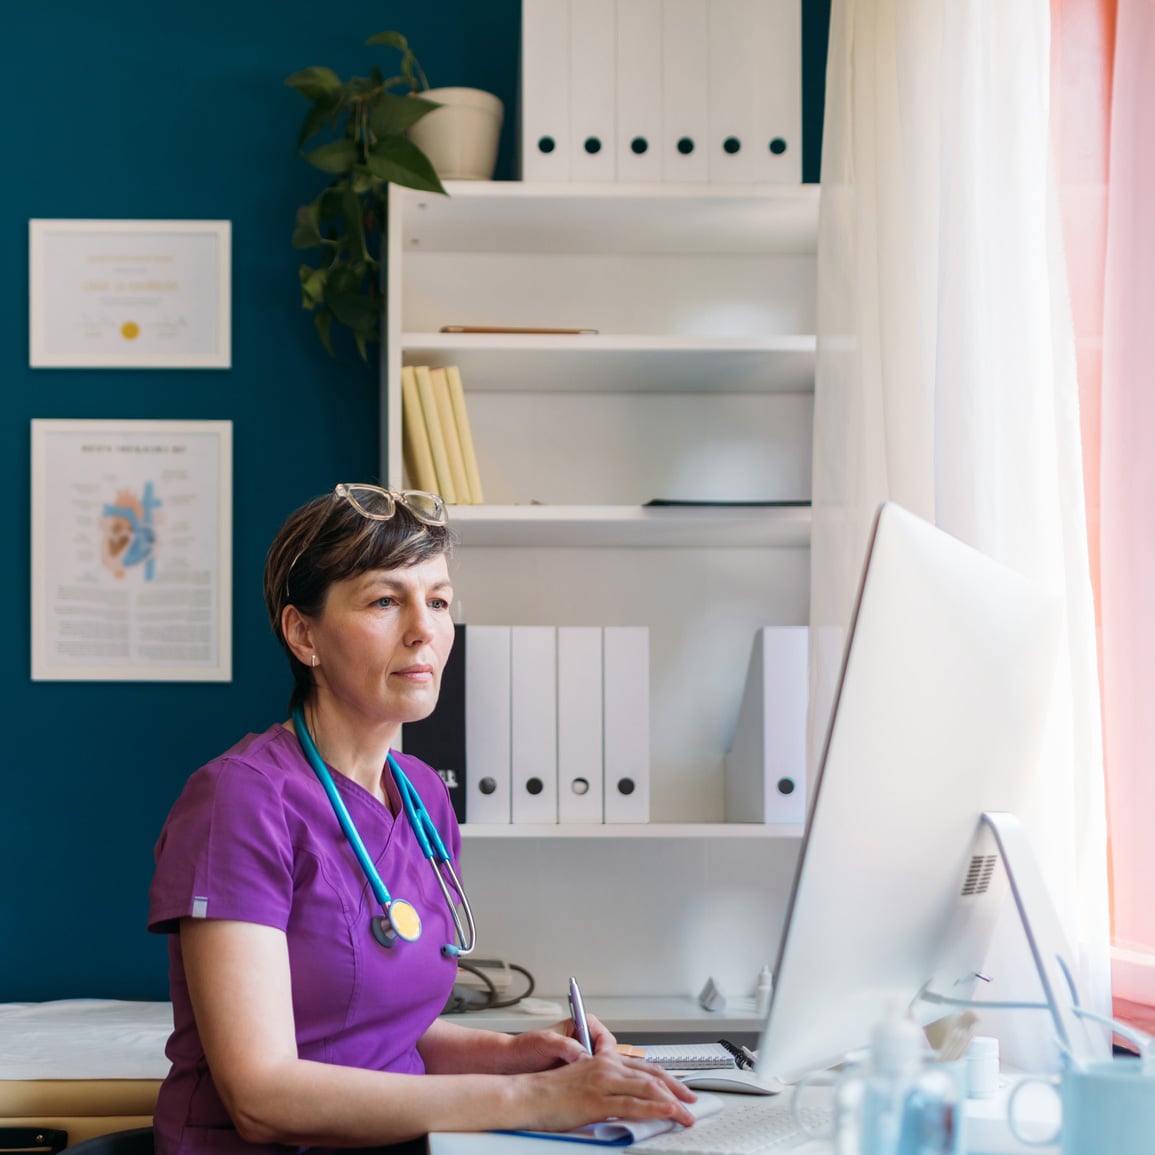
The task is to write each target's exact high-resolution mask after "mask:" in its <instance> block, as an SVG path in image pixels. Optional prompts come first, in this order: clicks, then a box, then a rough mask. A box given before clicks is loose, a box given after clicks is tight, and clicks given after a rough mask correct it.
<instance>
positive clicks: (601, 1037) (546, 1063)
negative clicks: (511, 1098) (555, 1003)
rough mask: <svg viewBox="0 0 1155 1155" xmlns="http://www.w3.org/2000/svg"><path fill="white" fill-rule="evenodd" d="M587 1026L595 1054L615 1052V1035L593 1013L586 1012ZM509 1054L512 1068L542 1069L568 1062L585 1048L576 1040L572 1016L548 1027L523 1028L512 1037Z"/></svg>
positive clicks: (583, 1053) (572, 1060)
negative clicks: (534, 1029)
mask: <svg viewBox="0 0 1155 1155" xmlns="http://www.w3.org/2000/svg"><path fill="white" fill-rule="evenodd" d="M586 1022H587V1023H588V1025H589V1029H590V1044H591V1045H592V1046H593V1049H594V1054H595V1055H602V1054H611V1055H616V1054H617V1051H616V1050H615V1047H616V1044H617V1039H615V1038H614V1036H613V1035H612V1034H611V1033H610V1032H609V1030H607V1028H606V1027H605V1025H604V1024H603V1023H602V1022H601V1020H600V1019H598V1018H597V1016H596V1015H587V1016H586ZM512 1054H513V1059H514V1063H515V1066H514V1068H513V1070H514V1071H518V1072H526V1071H545V1070H548V1069H549V1068H550V1067H556V1066H558V1065H559V1064H560V1063H572V1062H574V1061H575V1060H577V1059H581V1058H584V1057H585V1055H586V1049H585V1047H583V1046H582V1044H581V1043H579V1042H578V1040H577V1037H576V1035H575V1032H574V1021H573V1019H563V1020H562V1021H561V1022H560V1023H554V1025H553V1026H552V1027H545V1028H543V1029H541V1030H537V1031H526V1032H525V1033H524V1034H522V1035H517V1036H516V1037H515V1038H514V1040H513V1045H512Z"/></svg>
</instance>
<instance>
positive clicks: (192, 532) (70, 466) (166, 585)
mask: <svg viewBox="0 0 1155 1155" xmlns="http://www.w3.org/2000/svg"><path fill="white" fill-rule="evenodd" d="M31 438H32V453H31V460H32V485H31V493H32V534H31V546H32V549H31V579H32V580H31V586H32V590H31V610H32V627H31V665H32V680H33V681H69V682H85V681H107V682H228V681H231V680H232V571H233V558H232V548H233V547H232V499H233V494H232V490H233V463H232V422H231V421H73V420H59V419H48V418H33V419H32V426H31Z"/></svg>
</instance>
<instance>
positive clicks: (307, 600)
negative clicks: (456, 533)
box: [264, 492, 453, 712]
mask: <svg viewBox="0 0 1155 1155" xmlns="http://www.w3.org/2000/svg"><path fill="white" fill-rule="evenodd" d="M452 552H453V535H452V534H451V533H450V531H449V529H448V528H447V527H446V526H444V525H427V524H425V523H424V522H421V521H418V520H417V518H415V517H414V516H413V515H412V514H411V513H410V512H409V510H407V509H406V508H405V506H404V505H402V504H401V503H400V502H398V503H397V508H396V512H395V513H394V515H393V516H392V517H391V518H389V519H388V520H387V521H379V520H376V519H374V518H369V517H366V516H365V515H364V514H362V513H360V512H359V511H358V510H357V509H356V508H355V507H354V506H353V505H352V504H351V503H350V502H349V501H347V500H346V499H345V498H344V497H341V496H338V494H337V493H335V492H334V493H327V494H325V495H324V496H322V497H316V498H314V499H313V500H312V501H310V502H308V503H307V504H305V505H302V506H301V508H300V509H297V510H295V511H294V512H293V513H291V514H289V516H288V518H286V519H285V523H284V524H283V525H282V526H281V528H280V529H279V530H278V531H277V535H276V537H274V538H273V543H272V545H270V546H269V552H268V554H267V555H266V557H265V580H264V589H265V609H266V610H267V611H268V614H269V624H270V625H271V626H272V627H273V633H274V634H276V636H277V640H278V641H279V642H280V643H281V646H282V647H283V649H284V651H285V653H286V654H287V655H288V658H289V668H290V669H291V670H292V671H293V683H294V685H293V693H292V697H291V698H290V699H289V710H290V712H292V711H293V710H294V709H295V708H296V707H297V706H301V705H304V703H305V702H306V701H307V700H308V698H309V696H310V694H311V693H312V691H313V674H312V671H311V670H310V669H309V667H308V666H306V665H305V664H304V663H303V662H301V661H300V660H299V659H298V658H297V656H296V655H295V654H294V653H293V651H292V649H291V648H290V647H289V644H288V642H287V641H286V639H285V634H284V631H283V629H282V628H281V617H282V614H283V611H284V609H285V606H289V605H292V606H296V607H297V609H299V610H300V611H301V613H302V614H305V615H306V616H309V617H313V616H315V615H317V614H319V613H320V612H321V611H322V610H323V609H324V608H325V598H326V597H327V596H328V593H329V587H330V586H331V585H332V584H333V583H334V582H339V581H343V580H344V579H345V578H350V577H356V576H357V575H358V574H363V573H366V572H367V571H368V570H378V569H383V570H388V569H404V568H405V567H407V566H412V565H419V564H420V563H421V562H424V561H429V560H430V559H432V558H435V557H440V556H443V555H444V556H449V555H450V554H452Z"/></svg>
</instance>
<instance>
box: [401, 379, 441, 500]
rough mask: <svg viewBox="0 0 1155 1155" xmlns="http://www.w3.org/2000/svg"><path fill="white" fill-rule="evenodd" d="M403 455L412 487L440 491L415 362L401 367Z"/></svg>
mask: <svg viewBox="0 0 1155 1155" xmlns="http://www.w3.org/2000/svg"><path fill="white" fill-rule="evenodd" d="M401 456H402V459H403V461H404V464H405V474H406V476H407V477H408V478H409V485H410V487H411V488H413V489H423V490H425V491H426V493H430V492H436V491H437V473H436V470H435V469H434V467H433V452H432V450H431V449H430V447H429V434H428V432H427V431H426V428H425V417H424V415H423V414H422V411H421V397H420V395H419V394H418V392H417V376H416V374H415V373H414V371H413V366H412V365H406V366H405V367H404V368H403V369H402V370H401Z"/></svg>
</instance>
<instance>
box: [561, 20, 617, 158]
mask: <svg viewBox="0 0 1155 1155" xmlns="http://www.w3.org/2000/svg"><path fill="white" fill-rule="evenodd" d="M569 5H570V12H569V45H570V57H569V147H570V162H569V179H570V180H573V181H612V180H613V179H614V166H615V163H616V159H617V158H616V157H615V155H614V153H615V143H614V136H615V134H614V121H615V112H614V109H615V87H614V81H615V73H616V65H615V58H616V56H617V24H616V20H615V15H614V14H615V10H616V8H617V0H569Z"/></svg>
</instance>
